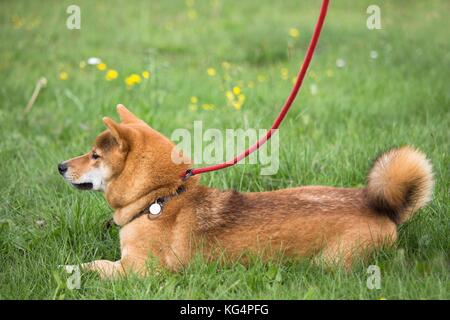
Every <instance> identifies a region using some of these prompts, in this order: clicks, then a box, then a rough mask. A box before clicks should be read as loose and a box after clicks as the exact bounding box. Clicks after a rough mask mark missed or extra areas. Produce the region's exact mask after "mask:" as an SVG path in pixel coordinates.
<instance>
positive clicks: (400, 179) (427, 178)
mask: <svg viewBox="0 0 450 320" xmlns="http://www.w3.org/2000/svg"><path fill="white" fill-rule="evenodd" d="M433 185H434V181H433V171H432V166H431V163H430V161H429V160H428V159H427V157H426V156H425V155H424V154H423V153H422V152H420V151H419V150H416V149H413V148H412V147H409V146H405V147H401V148H396V149H392V150H390V151H388V152H386V153H384V154H382V155H381V156H380V157H378V159H377V160H375V164H374V165H373V167H372V169H371V170H370V173H369V177H368V184H367V195H368V200H369V205H370V206H371V207H372V208H373V209H374V210H376V211H377V212H380V213H382V214H386V215H387V216H388V217H389V218H390V219H391V220H392V221H394V222H395V223H396V224H401V223H403V222H405V221H406V220H408V219H409V218H410V217H411V216H412V215H413V214H414V212H416V211H417V210H418V209H420V208H422V207H423V206H425V205H426V204H427V202H428V201H430V200H431V196H432V193H433Z"/></svg>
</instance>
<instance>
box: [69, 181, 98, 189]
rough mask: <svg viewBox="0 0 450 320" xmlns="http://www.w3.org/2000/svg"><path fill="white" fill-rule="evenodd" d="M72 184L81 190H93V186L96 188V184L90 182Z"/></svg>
mask: <svg viewBox="0 0 450 320" xmlns="http://www.w3.org/2000/svg"><path fill="white" fill-rule="evenodd" d="M72 185H73V186H74V187H75V188H77V189H80V190H92V188H94V185H93V184H92V183H90V182H85V183H72Z"/></svg>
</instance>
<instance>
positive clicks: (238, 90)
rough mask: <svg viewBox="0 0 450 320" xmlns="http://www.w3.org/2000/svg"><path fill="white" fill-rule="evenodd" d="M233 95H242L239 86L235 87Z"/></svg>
mask: <svg viewBox="0 0 450 320" xmlns="http://www.w3.org/2000/svg"><path fill="white" fill-rule="evenodd" d="M233 93H234V94H235V95H238V94H240V93H241V88H239V87H238V86H235V87H233Z"/></svg>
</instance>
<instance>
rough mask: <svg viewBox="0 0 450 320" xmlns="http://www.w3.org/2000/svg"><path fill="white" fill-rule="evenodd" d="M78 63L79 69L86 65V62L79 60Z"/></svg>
mask: <svg viewBox="0 0 450 320" xmlns="http://www.w3.org/2000/svg"><path fill="white" fill-rule="evenodd" d="M78 65H79V66H80V69H84V68H85V67H86V62H85V61H80V63H79V64H78Z"/></svg>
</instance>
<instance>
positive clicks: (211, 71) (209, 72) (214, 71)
mask: <svg viewBox="0 0 450 320" xmlns="http://www.w3.org/2000/svg"><path fill="white" fill-rule="evenodd" d="M206 73H207V74H208V76H210V77H214V76H215V75H216V74H217V72H216V69H214V68H208V69H207V70H206Z"/></svg>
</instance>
